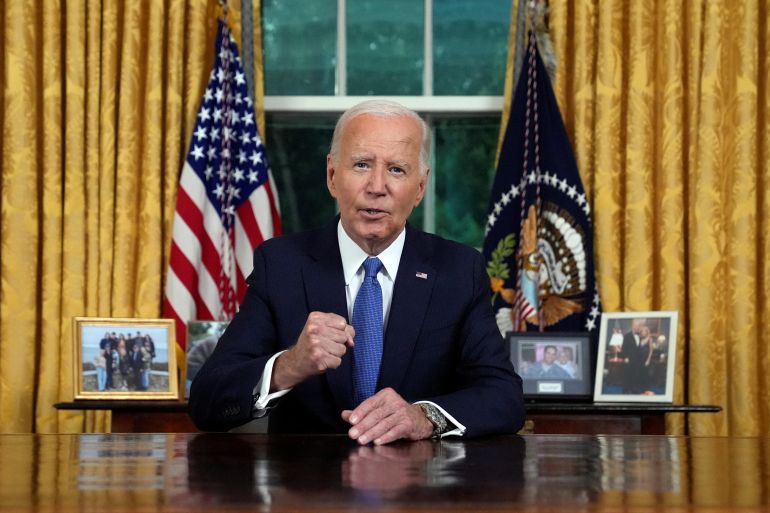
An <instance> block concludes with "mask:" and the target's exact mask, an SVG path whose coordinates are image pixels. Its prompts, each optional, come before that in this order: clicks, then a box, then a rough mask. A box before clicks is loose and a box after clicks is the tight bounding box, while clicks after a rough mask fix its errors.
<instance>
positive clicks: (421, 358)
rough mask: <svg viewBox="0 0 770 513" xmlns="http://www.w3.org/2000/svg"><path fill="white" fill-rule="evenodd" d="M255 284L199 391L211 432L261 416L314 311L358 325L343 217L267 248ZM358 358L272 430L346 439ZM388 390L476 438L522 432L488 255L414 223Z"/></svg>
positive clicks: (305, 387)
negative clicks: (260, 404)
mask: <svg viewBox="0 0 770 513" xmlns="http://www.w3.org/2000/svg"><path fill="white" fill-rule="evenodd" d="M248 282H249V287H248V290H247V292H246V297H245V299H244V301H243V303H242V304H241V307H240V310H239V312H238V313H237V314H236V316H235V317H234V318H233V320H232V321H231V323H230V325H229V326H228V328H227V330H226V331H225V333H224V335H223V336H222V338H221V339H220V341H219V343H218V344H217V347H216V349H215V350H214V352H213V354H212V355H211V356H210V357H209V359H208V360H207V361H206V363H205V364H204V366H203V367H202V368H201V370H200V371H199V372H198V374H197V375H196V377H195V380H194V382H193V384H192V389H191V392H190V401H189V407H190V409H189V411H190V416H191V417H192V419H193V421H194V422H195V424H196V425H197V426H198V428H200V429H202V430H215V431H218V430H227V429H231V428H233V427H236V426H238V425H241V424H244V423H246V422H248V421H249V420H251V419H252V414H251V411H252V404H253V398H252V394H253V390H254V387H255V386H256V385H257V383H258V382H259V380H260V378H261V376H262V372H263V370H264V367H265V364H266V362H267V360H268V359H269V358H270V357H271V356H273V355H274V354H275V353H276V352H278V351H280V350H283V349H287V348H289V347H291V346H292V345H294V343H295V342H296V340H297V338H298V337H299V335H300V332H301V331H302V328H303V327H304V325H305V321H306V320H307V316H308V314H309V313H310V312H313V311H320V312H334V313H336V314H339V315H340V316H342V317H344V318H346V319H347V317H348V315H347V311H348V309H347V303H346V297H345V282H344V277H343V271H342V260H341V257H340V251H339V245H338V242H337V221H336V220H335V222H333V223H330V224H329V225H328V226H326V227H325V228H323V229H320V230H317V231H313V232H307V233H302V234H295V235H287V236H283V237H279V238H275V239H270V240H268V241H266V242H264V243H263V244H261V245H260V246H259V247H258V248H257V250H256V251H255V254H254V271H253V272H252V274H251V275H250V276H249V279H248ZM348 322H349V320H348ZM351 354H352V353H351V351H348V352H347V353H346V354H345V356H344V357H343V358H342V364H341V365H340V366H339V367H338V368H337V369H333V370H329V371H327V372H326V373H325V374H323V375H319V376H316V377H313V378H310V379H308V380H306V381H304V382H303V383H300V384H299V385H297V386H295V387H294V388H293V389H292V390H291V391H290V392H289V393H288V394H286V395H285V396H284V397H283V398H281V399H280V400H279V401H278V404H277V405H276V406H275V408H273V409H271V410H270V416H269V421H268V430H269V431H270V432H283V433H344V432H346V431H347V430H348V429H349V428H350V425H349V424H347V423H346V422H344V421H343V420H342V418H341V416H340V413H341V412H342V410H345V409H352V408H353V381H352V373H351V370H352V369H351V367H352V366H351ZM386 387H392V388H393V389H395V390H396V391H397V392H398V393H399V394H400V395H401V396H402V397H403V398H404V399H406V400H407V401H409V402H415V401H420V400H429V401H433V402H434V403H436V404H438V405H440V406H441V407H442V408H444V409H445V410H446V411H447V412H449V414H451V415H452V416H454V417H455V418H456V419H457V420H458V421H459V422H461V423H462V424H463V425H465V427H466V428H467V431H466V436H468V437H472V436H480V435H486V434H493V433H515V432H516V431H518V430H519V429H520V428H521V426H522V425H523V423H524V407H523V398H522V388H521V378H519V376H518V375H517V374H516V373H515V372H514V370H513V366H512V365H511V362H510V359H509V357H508V351H507V349H506V347H505V345H504V343H503V339H502V337H501V336H500V332H499V330H498V328H497V325H496V323H495V319H494V314H493V311H492V308H491V303H490V292H489V279H488V278H487V274H486V271H485V268H484V260H483V257H482V256H481V254H480V253H479V252H478V251H476V250H474V249H471V248H468V247H466V246H463V245H461V244H457V243H454V242H450V241H447V240H444V239H441V238H440V237H436V236H434V235H430V234H426V233H423V232H420V231H417V230H415V229H413V228H411V227H410V226H409V225H407V228H406V240H405V243H404V249H403V253H402V255H401V261H400V263H399V268H398V275H397V276H396V281H395V284H394V290H393V299H392V303H391V309H390V316H389V319H388V326H387V329H386V332H385V334H384V340H383V355H382V364H381V369H380V376H379V382H378V385H377V389H378V390H380V389H383V388H386Z"/></svg>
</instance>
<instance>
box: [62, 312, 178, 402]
mask: <svg viewBox="0 0 770 513" xmlns="http://www.w3.org/2000/svg"><path fill="white" fill-rule="evenodd" d="M72 329H73V337H72V340H73V346H74V347H73V358H74V360H73V361H74V362H75V364H74V365H73V369H74V391H75V393H74V396H75V400H89V399H90V400H112V399H115V400H169V399H179V385H178V380H177V364H176V347H175V344H176V336H175V332H174V321H173V319H138V318H110V317H75V318H74V319H73V323H72ZM139 344H141V345H139Z"/></svg>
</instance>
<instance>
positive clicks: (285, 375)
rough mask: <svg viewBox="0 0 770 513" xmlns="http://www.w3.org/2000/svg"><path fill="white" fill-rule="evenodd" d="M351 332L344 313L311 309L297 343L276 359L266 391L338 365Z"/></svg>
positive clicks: (351, 339)
mask: <svg viewBox="0 0 770 513" xmlns="http://www.w3.org/2000/svg"><path fill="white" fill-rule="evenodd" d="M355 334H356V331H355V330H354V329H353V326H351V325H349V324H348V323H347V321H346V320H345V318H344V317H341V316H339V315H337V314H334V313H324V312H311V313H310V315H308V316H307V321H305V327H304V328H302V333H300V334H299V338H298V339H297V343H296V344H294V346H292V348H291V349H289V350H288V351H286V352H285V353H283V354H282V355H281V356H279V357H278V358H277V359H276V361H275V366H274V367H273V375H272V378H271V380H270V391H271V392H272V391H277V390H285V389H287V388H291V387H293V386H294V385H297V384H299V383H301V382H303V381H305V380H306V379H307V378H309V377H312V376H316V375H318V374H323V373H324V372H326V371H327V369H336V368H337V367H339V366H340V364H341V363H342V357H343V356H344V355H345V352H346V351H347V350H348V348H349V347H353V337H354V336H355Z"/></svg>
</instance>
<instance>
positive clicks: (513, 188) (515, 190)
mask: <svg viewBox="0 0 770 513" xmlns="http://www.w3.org/2000/svg"><path fill="white" fill-rule="evenodd" d="M518 196H519V188H518V187H516V186H515V185H511V197H512V198H517V197H518Z"/></svg>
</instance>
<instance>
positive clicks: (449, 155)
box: [434, 116, 500, 248]
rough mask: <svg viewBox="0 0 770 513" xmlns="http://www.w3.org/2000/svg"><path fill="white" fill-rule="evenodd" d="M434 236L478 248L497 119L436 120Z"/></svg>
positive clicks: (494, 145)
mask: <svg viewBox="0 0 770 513" xmlns="http://www.w3.org/2000/svg"><path fill="white" fill-rule="evenodd" d="M434 126H435V134H436V170H435V171H436V173H435V177H434V178H435V180H436V184H435V185H436V233H437V234H438V235H441V236H442V237H445V238H447V239H452V240H456V241H458V242H462V243H465V244H468V245H470V246H474V247H477V248H480V247H481V245H482V243H483V241H484V221H485V219H486V216H487V212H486V210H487V202H488V201H489V191H490V189H491V187H492V177H493V176H494V173H495V154H496V152H497V133H498V129H499V127H500V119H499V117H498V116H494V117H492V116H484V117H481V116H480V117H477V118H465V119H460V118H445V119H436V120H435V123H434Z"/></svg>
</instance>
